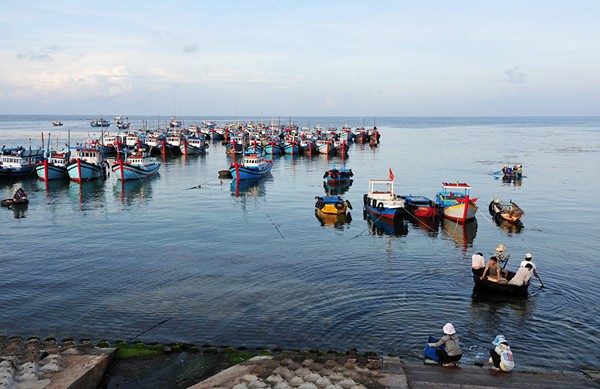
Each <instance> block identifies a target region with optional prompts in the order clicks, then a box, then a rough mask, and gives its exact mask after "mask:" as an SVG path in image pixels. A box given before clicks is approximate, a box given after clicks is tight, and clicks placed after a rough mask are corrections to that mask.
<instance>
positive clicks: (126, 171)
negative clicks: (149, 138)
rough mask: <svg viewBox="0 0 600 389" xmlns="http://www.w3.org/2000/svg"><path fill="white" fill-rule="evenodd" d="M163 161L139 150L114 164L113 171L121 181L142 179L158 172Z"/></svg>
mask: <svg viewBox="0 0 600 389" xmlns="http://www.w3.org/2000/svg"><path fill="white" fill-rule="evenodd" d="M160 166H161V163H160V162H158V161H155V160H154V159H153V158H152V157H150V153H148V152H143V151H141V150H140V151H137V152H136V153H134V154H131V155H127V156H126V158H125V160H122V159H121V160H119V161H117V162H115V163H114V164H113V166H112V171H113V173H115V175H116V176H117V179H119V180H121V181H130V180H142V179H144V178H148V177H151V176H153V175H155V174H157V173H158V169H159V168H160Z"/></svg>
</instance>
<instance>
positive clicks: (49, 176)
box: [35, 163, 69, 181]
mask: <svg viewBox="0 0 600 389" xmlns="http://www.w3.org/2000/svg"><path fill="white" fill-rule="evenodd" d="M35 172H36V174H37V176H38V178H39V179H40V180H41V181H52V180H62V179H65V178H67V177H68V176H69V174H68V172H67V167H66V166H58V165H54V164H51V163H49V164H48V165H47V166H46V165H44V164H40V165H37V166H36V167H35Z"/></svg>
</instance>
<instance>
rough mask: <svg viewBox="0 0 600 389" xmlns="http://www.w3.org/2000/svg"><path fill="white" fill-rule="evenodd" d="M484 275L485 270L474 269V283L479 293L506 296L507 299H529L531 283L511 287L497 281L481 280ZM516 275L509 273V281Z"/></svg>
mask: <svg viewBox="0 0 600 389" xmlns="http://www.w3.org/2000/svg"><path fill="white" fill-rule="evenodd" d="M482 274H483V269H477V270H475V269H473V282H474V283H475V288H476V289H477V291H478V292H479V293H483V294H490V295H494V296H506V297H527V295H528V290H529V283H527V284H525V285H520V286H517V285H510V284H505V283H504V284H501V283H498V282H495V281H490V280H488V279H487V278H486V279H483V280H481V279H480V277H481V275H482ZM514 275H515V273H513V272H508V279H509V280H510V279H511V278H512V277H514Z"/></svg>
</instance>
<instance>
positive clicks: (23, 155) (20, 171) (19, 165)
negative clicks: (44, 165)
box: [0, 147, 44, 178]
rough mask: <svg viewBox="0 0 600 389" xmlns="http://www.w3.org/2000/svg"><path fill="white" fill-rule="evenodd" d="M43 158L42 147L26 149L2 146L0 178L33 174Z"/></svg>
mask: <svg viewBox="0 0 600 389" xmlns="http://www.w3.org/2000/svg"><path fill="white" fill-rule="evenodd" d="M43 158H44V149H41V148H40V149H35V150H31V149H29V150H27V149H25V148H23V147H16V148H12V149H6V148H3V149H2V152H1V154H0V178H2V177H22V176H27V175H30V174H33V173H34V172H35V167H36V165H37V163H38V162H40V161H41V160H42V159H43Z"/></svg>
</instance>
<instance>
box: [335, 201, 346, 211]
mask: <svg viewBox="0 0 600 389" xmlns="http://www.w3.org/2000/svg"><path fill="white" fill-rule="evenodd" d="M335 207H336V208H337V209H339V210H340V211H341V210H342V209H344V202H343V201H336V202H335Z"/></svg>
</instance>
